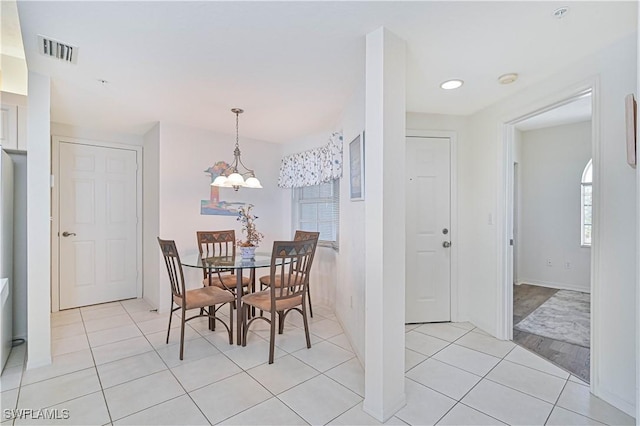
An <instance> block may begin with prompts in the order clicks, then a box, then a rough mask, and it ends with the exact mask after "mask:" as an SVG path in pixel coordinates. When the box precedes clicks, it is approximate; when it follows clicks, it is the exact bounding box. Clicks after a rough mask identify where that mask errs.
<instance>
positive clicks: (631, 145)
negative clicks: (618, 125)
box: [624, 93, 638, 168]
mask: <svg viewBox="0 0 640 426" xmlns="http://www.w3.org/2000/svg"><path fill="white" fill-rule="evenodd" d="M624 106H625V118H626V120H625V121H626V132H627V163H628V164H629V165H630V166H631V167H634V168H635V167H636V132H637V123H636V114H637V110H638V107H637V105H636V99H635V97H634V96H633V93H630V94H628V95H627V96H626V97H625V99H624Z"/></svg>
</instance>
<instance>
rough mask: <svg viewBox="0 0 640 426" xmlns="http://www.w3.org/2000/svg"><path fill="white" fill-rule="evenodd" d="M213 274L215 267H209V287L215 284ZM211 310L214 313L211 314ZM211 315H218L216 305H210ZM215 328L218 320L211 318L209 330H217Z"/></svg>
mask: <svg viewBox="0 0 640 426" xmlns="http://www.w3.org/2000/svg"><path fill="white" fill-rule="evenodd" d="M212 274H213V269H212V268H209V269H208V272H207V278H208V279H209V287H211V286H212V285H213V281H212V278H211V275H212ZM211 312H213V314H211ZM209 315H213V316H214V317H215V316H216V310H215V306H209ZM215 329H216V320H215V319H213V318H209V330H211V331H215Z"/></svg>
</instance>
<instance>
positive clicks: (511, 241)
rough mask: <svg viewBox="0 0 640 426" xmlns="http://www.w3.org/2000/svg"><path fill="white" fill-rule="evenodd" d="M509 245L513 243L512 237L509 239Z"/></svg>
mask: <svg viewBox="0 0 640 426" xmlns="http://www.w3.org/2000/svg"><path fill="white" fill-rule="evenodd" d="M509 245H510V246H512V245H513V238H511V239H510V240H509Z"/></svg>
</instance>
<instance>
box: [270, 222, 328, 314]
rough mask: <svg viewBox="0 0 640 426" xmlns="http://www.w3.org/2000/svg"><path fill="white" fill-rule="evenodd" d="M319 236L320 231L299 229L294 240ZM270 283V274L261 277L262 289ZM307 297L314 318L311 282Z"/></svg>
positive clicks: (316, 238)
mask: <svg viewBox="0 0 640 426" xmlns="http://www.w3.org/2000/svg"><path fill="white" fill-rule="evenodd" d="M319 238H320V233H319V232H311V231H300V230H297V231H296V234H295V235H294V237H293V240H294V241H304V240H312V239H315V240H316V241H317V240H318V239H319ZM313 256H315V250H314V253H313ZM311 261H312V262H313V258H312V259H311ZM270 285H271V277H270V276H269V275H265V276H263V277H260V289H261V290H263V289H264V288H265V287H269V286H270ZM276 285H277V284H276ZM307 298H308V299H309V315H311V318H313V306H312V305H311V290H310V288H309V283H307Z"/></svg>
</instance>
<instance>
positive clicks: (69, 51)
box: [38, 35, 78, 64]
mask: <svg viewBox="0 0 640 426" xmlns="http://www.w3.org/2000/svg"><path fill="white" fill-rule="evenodd" d="M38 51H39V52H40V53H41V54H42V55H45V56H50V57H52V58H56V59H60V60H61V61H64V62H69V63H72V64H75V63H77V62H78V48H77V47H76V46H72V45H70V44H69V43H64V42H62V41H58V40H54V39H52V38H51V37H47V36H43V35H38Z"/></svg>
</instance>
